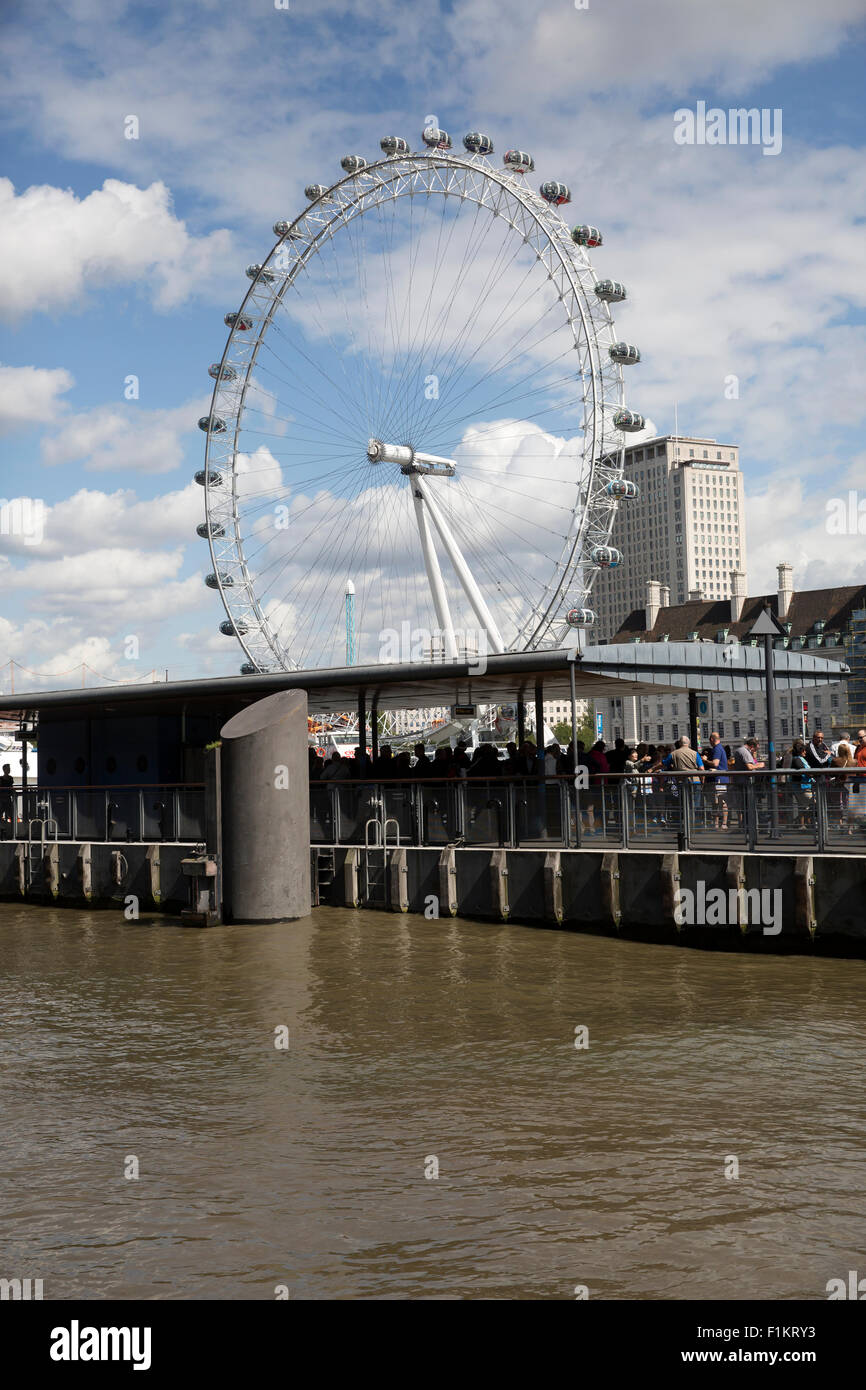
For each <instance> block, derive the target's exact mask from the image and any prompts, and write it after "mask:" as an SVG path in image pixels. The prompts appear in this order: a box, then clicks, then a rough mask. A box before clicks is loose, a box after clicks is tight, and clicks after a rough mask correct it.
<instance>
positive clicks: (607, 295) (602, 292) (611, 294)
mask: <svg viewBox="0 0 866 1390" xmlns="http://www.w3.org/2000/svg"><path fill="white" fill-rule="evenodd" d="M595 292H596V294H597V295H598V297H599V299H603V300H604V301H605V302H606V303H607V304H620V303H621V302H622V300H623V299H625V285H621V284H620V282H619V280H599V282H598V284H597V285H596V287H595Z"/></svg>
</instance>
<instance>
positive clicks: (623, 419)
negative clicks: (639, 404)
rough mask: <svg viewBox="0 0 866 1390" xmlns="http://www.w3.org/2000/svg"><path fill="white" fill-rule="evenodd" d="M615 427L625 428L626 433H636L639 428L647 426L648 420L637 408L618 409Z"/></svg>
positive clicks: (615, 412) (614, 422)
mask: <svg viewBox="0 0 866 1390" xmlns="http://www.w3.org/2000/svg"><path fill="white" fill-rule="evenodd" d="M613 427H614V429H617V430H625V432H626V434H636V433H637V432H638V430H642V429H645V428H646V420H645V419H644V418H643V416H642V415H638V413H637V411H636V410H616V411H614V416H613Z"/></svg>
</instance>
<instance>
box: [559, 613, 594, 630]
mask: <svg viewBox="0 0 866 1390" xmlns="http://www.w3.org/2000/svg"><path fill="white" fill-rule="evenodd" d="M565 621H566V622H567V623H568V626H569V627H593V626H594V624H595V614H594V613H593V611H592V609H591V608H569V610H568V612H567V613H566V615H565Z"/></svg>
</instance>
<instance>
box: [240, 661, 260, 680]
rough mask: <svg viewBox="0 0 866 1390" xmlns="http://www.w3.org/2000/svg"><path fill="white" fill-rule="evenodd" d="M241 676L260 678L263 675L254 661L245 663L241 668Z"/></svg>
mask: <svg viewBox="0 0 866 1390" xmlns="http://www.w3.org/2000/svg"><path fill="white" fill-rule="evenodd" d="M241 675H242V676H260V675H261V671H260V670H259V668H258V666H255V665H254V664H253V662H252V661H245V662H244V664H243V666H242V667H241Z"/></svg>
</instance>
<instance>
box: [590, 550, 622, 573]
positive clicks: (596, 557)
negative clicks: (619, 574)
mask: <svg viewBox="0 0 866 1390" xmlns="http://www.w3.org/2000/svg"><path fill="white" fill-rule="evenodd" d="M589 558H590V559H591V560H592V563H593V564H594V565H598V567H599V569H602V570H612V569H616V567H617V565H621V564H622V554H621V552H620V551H618V550H616V549H615V548H614V547H613V546H612V545H596V546H594V547H593V549H592V550H591V551H590V556H589Z"/></svg>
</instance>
